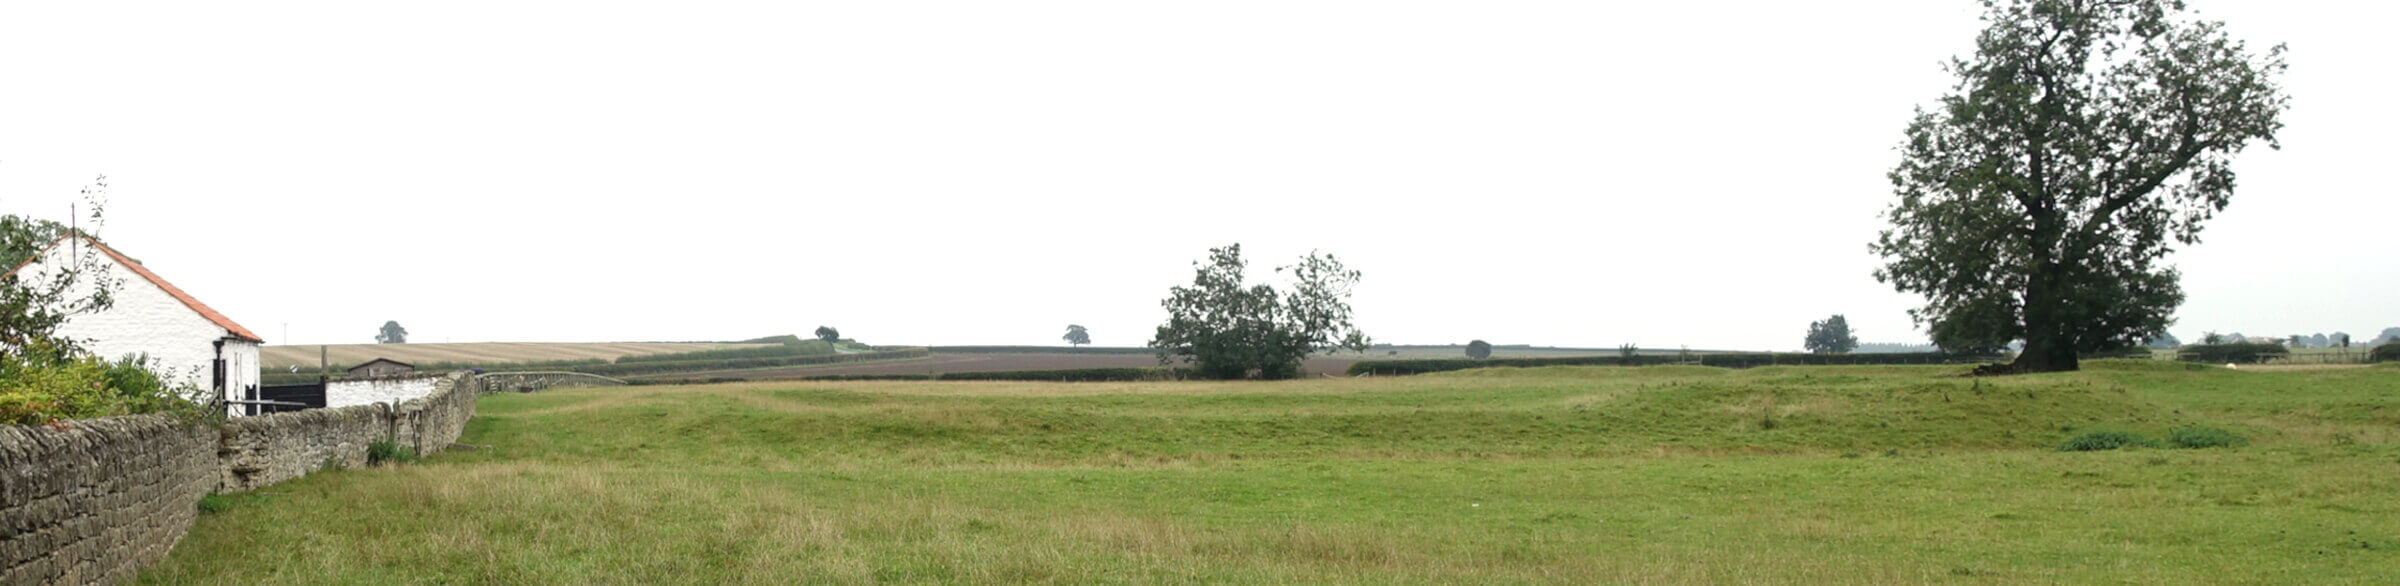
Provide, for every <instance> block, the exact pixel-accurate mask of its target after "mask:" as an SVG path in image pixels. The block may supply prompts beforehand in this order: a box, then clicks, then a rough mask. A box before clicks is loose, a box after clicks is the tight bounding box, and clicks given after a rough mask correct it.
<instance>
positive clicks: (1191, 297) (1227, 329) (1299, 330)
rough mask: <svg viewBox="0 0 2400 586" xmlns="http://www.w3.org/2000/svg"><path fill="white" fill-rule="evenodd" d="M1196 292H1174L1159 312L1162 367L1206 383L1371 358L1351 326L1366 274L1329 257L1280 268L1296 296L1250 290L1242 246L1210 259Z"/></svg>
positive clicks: (1156, 340)
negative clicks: (1353, 291)
mask: <svg viewBox="0 0 2400 586" xmlns="http://www.w3.org/2000/svg"><path fill="white" fill-rule="evenodd" d="M1193 265H1194V266H1195V267H1196V268H1198V269H1199V270H1198V274H1197V275H1195V276H1193V277H1192V285H1191V286H1190V287H1175V288H1173V289H1170V290H1169V293H1168V296H1167V298H1166V299H1165V300H1164V301H1160V302H1159V304H1160V305H1163V306H1165V307H1166V309H1167V323H1166V324H1164V325H1160V326H1158V333H1157V335H1156V336H1153V337H1152V338H1151V339H1150V347H1151V348H1155V349H1157V350H1158V360H1159V362H1160V363H1161V364H1166V363H1170V362H1173V361H1175V360H1177V359H1182V360H1187V361H1189V362H1190V363H1191V364H1192V368H1193V370H1194V371H1195V372H1196V373H1197V374H1199V375H1200V376H1202V377H1205V378H1217V379H1237V378H1292V377H1296V376H1299V375H1300V364H1301V361H1303V360H1306V359H1307V358H1308V355H1309V354H1311V353H1315V352H1324V351H1331V350H1340V349H1349V350H1355V351H1359V352H1365V351H1366V350H1367V343H1368V341H1367V336H1366V334H1364V333H1361V332H1360V331H1359V330H1358V327H1357V326H1356V325H1353V324H1352V323H1351V321H1350V301H1349V300H1350V288H1351V287H1352V286H1354V285H1356V284H1357V283H1358V277H1359V272H1358V271H1354V270H1350V269H1348V268H1345V267H1343V266H1342V262H1341V261H1340V260H1338V259H1335V258H1334V257H1333V255H1330V254H1316V253H1310V254H1309V255H1308V256H1305V257H1301V259H1300V263H1299V264H1295V265H1291V266H1285V267H1277V268H1276V269H1275V272H1277V273H1283V274H1287V275H1289V276H1290V278H1291V289H1290V290H1288V291H1283V292H1280V293H1279V292H1277V291H1276V290H1275V288H1274V287H1271V286H1268V285H1264V284H1260V285H1246V284H1244V283H1243V279H1244V274H1243V273H1244V270H1245V269H1246V268H1247V267H1248V264H1247V263H1245V262H1243V261H1242V245H1240V244H1233V245H1228V246H1225V247H1223V248H1214V249H1210V250H1209V251H1208V262H1207V263H1206V264H1202V263H1193Z"/></svg>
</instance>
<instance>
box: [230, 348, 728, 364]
mask: <svg viewBox="0 0 2400 586" xmlns="http://www.w3.org/2000/svg"><path fill="white" fill-rule="evenodd" d="M772 345H773V344H720V343H716V342H624V343H591V344H582V343H546V342H476V343H459V344H329V345H325V346H322V347H323V348H325V350H326V354H327V355H328V359H329V360H330V361H331V362H332V363H333V364H334V365H335V366H346V365H354V364H358V363H362V362H366V361H369V360H374V359H376V358H390V359H393V360H398V361H401V362H407V363H411V364H422V363H428V362H491V363H509V362H539V361H547V360H583V359H589V358H599V359H605V360H614V359H616V358H617V357H619V356H633V355H643V354H671V353H676V352H696V351H700V350H714V349H718V348H749V347H754V346H772ZM319 347H320V346H315V345H305V346H303V345H293V346H266V347H264V348H261V349H259V352H258V362H259V365H260V366H263V367H265V368H267V369H269V370H275V369H283V368H288V367H291V366H299V367H300V368H302V369H313V368H316V367H317V348H319Z"/></svg>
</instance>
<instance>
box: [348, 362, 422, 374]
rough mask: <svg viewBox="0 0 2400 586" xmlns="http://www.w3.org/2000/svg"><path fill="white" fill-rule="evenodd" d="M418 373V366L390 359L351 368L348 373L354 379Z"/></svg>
mask: <svg viewBox="0 0 2400 586" xmlns="http://www.w3.org/2000/svg"><path fill="white" fill-rule="evenodd" d="M416 371H417V365H414V364H409V363H406V362H401V361H398V360H393V359H390V358H377V359H374V360H369V361H367V363H366V364H361V365H358V366H353V367H350V370H349V371H348V372H349V373H350V376H352V377H373V376H392V375H396V374H408V373H411V372H416Z"/></svg>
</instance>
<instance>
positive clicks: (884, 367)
mask: <svg viewBox="0 0 2400 586" xmlns="http://www.w3.org/2000/svg"><path fill="white" fill-rule="evenodd" d="M1358 360H1359V359H1357V358H1310V359H1309V360H1308V364H1306V365H1304V366H1302V367H1301V370H1302V371H1303V372H1305V373H1307V374H1308V376H1312V377H1313V376H1320V375H1325V374H1331V375H1333V376H1342V373H1343V372H1344V371H1346V370H1348V369H1349V368H1350V363H1353V362H1358ZM1153 366H1158V358H1157V357H1155V356H1151V355H1148V354H1017V353H1006V354H935V355H933V356H931V357H927V358H923V359H917V360H899V361H892V362H871V363H865V364H829V365H825V366H803V367H793V368H781V369H774V370H744V371H739V372H724V373H706V372H701V373H677V374H675V375H669V376H661V377H658V378H694V379H697V378H710V377H714V376H728V377H741V378H749V379H773V378H803V377H811V376H828V375H839V374H927V373H941V372H995V371H1006V370H1063V369H1070V368H1143V367H1153Z"/></svg>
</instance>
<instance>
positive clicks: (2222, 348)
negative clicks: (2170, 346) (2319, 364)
mask: <svg viewBox="0 0 2400 586" xmlns="http://www.w3.org/2000/svg"><path fill="white" fill-rule="evenodd" d="M2291 354H2292V349H2290V348H2285V347H2283V345H2282V344H2251V343H2247V342H2237V343H2231V344H2193V345H2189V346H2184V347H2183V348H2182V349H2179V350H2176V351H2175V359H2176V360H2182V361H2186V362H2205V363H2209V364H2219V363H2226V362H2238V363H2242V364H2250V363H2256V362H2262V361H2266V360H2268V359H2273V358H2281V357H2285V356H2290V355H2291Z"/></svg>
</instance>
